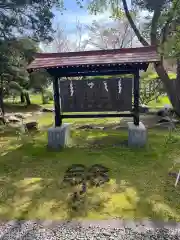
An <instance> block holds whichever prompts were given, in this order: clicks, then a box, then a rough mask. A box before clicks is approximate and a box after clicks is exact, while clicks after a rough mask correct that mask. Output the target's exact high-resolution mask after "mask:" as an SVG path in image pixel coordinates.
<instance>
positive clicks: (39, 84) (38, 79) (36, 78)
mask: <svg viewBox="0 0 180 240" xmlns="http://www.w3.org/2000/svg"><path fill="white" fill-rule="evenodd" d="M51 80H52V79H51V77H50V76H49V74H48V73H47V72H46V71H45V70H41V71H38V72H32V73H31V74H30V81H29V88H31V89H34V90H35V91H36V92H40V93H41V96H42V103H43V104H45V103H46V102H45V96H44V93H45V89H46V88H47V87H48V86H49V85H50V83H51Z"/></svg>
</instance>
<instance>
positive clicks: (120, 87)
mask: <svg viewBox="0 0 180 240" xmlns="http://www.w3.org/2000/svg"><path fill="white" fill-rule="evenodd" d="M121 91H122V86H121V79H120V80H119V81H118V93H119V94H120V93H121Z"/></svg>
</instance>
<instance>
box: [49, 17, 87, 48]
mask: <svg viewBox="0 0 180 240" xmlns="http://www.w3.org/2000/svg"><path fill="white" fill-rule="evenodd" d="M55 29H56V31H55V33H54V35H53V41H52V42H51V43H50V44H47V45H46V46H47V47H48V48H50V49H53V52H59V53H60V52H73V51H84V50H85V48H86V46H87V43H86V42H85V41H84V40H83V38H82V37H83V30H84V29H83V25H82V24H81V23H80V22H79V21H77V22H76V28H75V30H74V32H73V33H74V34H73V38H69V37H68V35H67V34H66V32H65V29H66V26H64V27H59V24H58V25H57V26H56V28H55Z"/></svg>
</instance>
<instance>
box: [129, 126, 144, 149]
mask: <svg viewBox="0 0 180 240" xmlns="http://www.w3.org/2000/svg"><path fill="white" fill-rule="evenodd" d="M146 142H147V129H146V127H145V126H144V124H143V123H142V122H140V123H139V126H136V125H134V123H133V122H129V123H128V145H129V147H142V146H145V144H146Z"/></svg>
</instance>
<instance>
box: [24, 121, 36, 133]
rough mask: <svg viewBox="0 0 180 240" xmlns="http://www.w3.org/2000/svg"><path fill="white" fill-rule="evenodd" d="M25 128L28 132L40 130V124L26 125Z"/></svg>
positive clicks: (29, 123)
mask: <svg viewBox="0 0 180 240" xmlns="http://www.w3.org/2000/svg"><path fill="white" fill-rule="evenodd" d="M24 126H25V128H26V129H27V130H28V131H31V130H37V129H38V123H37V122H36V121H33V122H28V123H25V124H24Z"/></svg>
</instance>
